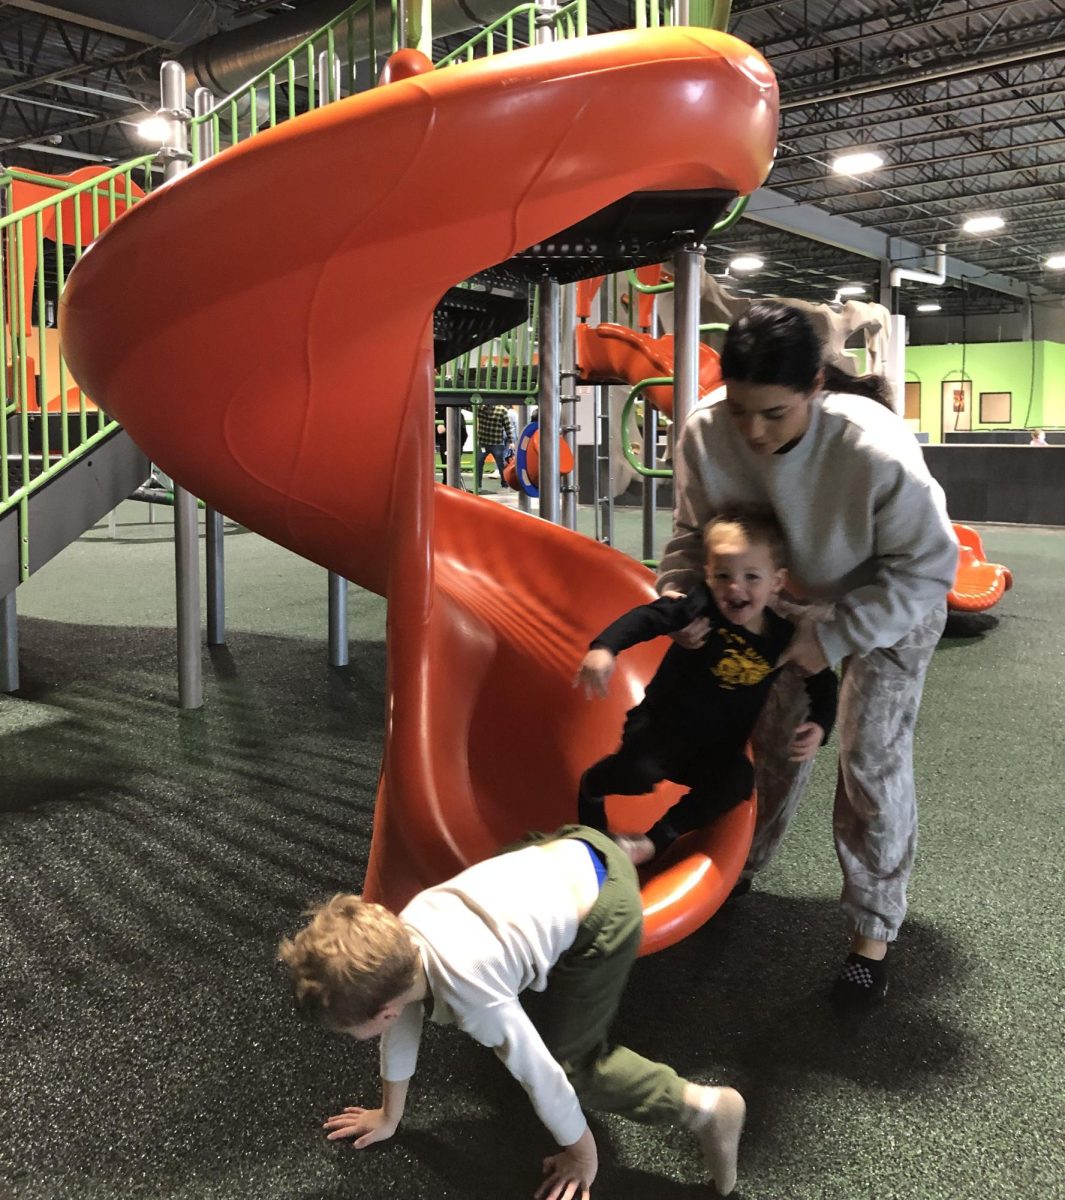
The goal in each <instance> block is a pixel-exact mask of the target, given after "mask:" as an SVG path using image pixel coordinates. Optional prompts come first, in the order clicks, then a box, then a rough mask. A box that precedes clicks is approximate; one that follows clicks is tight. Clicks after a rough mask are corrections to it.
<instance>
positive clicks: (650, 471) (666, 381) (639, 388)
mask: <svg viewBox="0 0 1065 1200" xmlns="http://www.w3.org/2000/svg"><path fill="white" fill-rule="evenodd" d="M663 385H665V386H667V387H672V386H673V376H672V375H654V376H652V377H651V378H650V379H641V380H640V382H639V383H638V384H636V386H635V387H634V388H632V390H631V391H630V392H629V396H628V399H627V400H626V401H625V407H624V408H623V409H622V410H621V449H622V451H623V452H624V454H625V457H626V458H627V459H628V460H629V464H630V465H631V466H632V467H633V468H634V470H635V471H636V474H637V475H643V476H645V477H646V478H648V479H672V478H673V468H672V467H645V466H644V465H643V463H642V462H640V460H639V459H638V458H637V457H636V455H635V454H634V453H633V450H632V447H631V446H630V445H629V439H628V430H629V420H630V418H631V417H632V414H633V410H634V409H635V408H636V401H637V399H638V398H639V397H640V395H641V393H643V392H645V391H646V390H647V389H648V388H649V387H661V386H663Z"/></svg>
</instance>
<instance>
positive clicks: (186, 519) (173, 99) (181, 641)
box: [159, 60, 203, 708]
mask: <svg viewBox="0 0 1065 1200" xmlns="http://www.w3.org/2000/svg"><path fill="white" fill-rule="evenodd" d="M159 91H160V95H161V99H162V108H161V113H160V115H161V116H163V117H165V118H166V119H167V123H168V125H169V131H168V134H167V140H166V141H165V142H164V143H163V145H162V146H161V147H160V153H161V154H162V155H163V157H164V160H165V165H164V167H163V178H164V179H165V180H166V181H167V182H169V181H170V180H172V179H176V178H177V177H178V176H179V175H182V174H184V172H185V171H187V170H188V169H189V151H188V127H187V121H188V116H189V114H188V110H187V109H186V108H185V68H184V67H183V66H182V65H181V63H179V62H174V61H173V60H167V61H166V62H164V63H163V65H162V66H161V67H160V68H159ZM174 561H175V567H176V573H177V640H178V703H179V704H180V705H181V707H182V708H199V707H200V706H201V705H202V704H203V662H202V660H201V657H200V559H199V514H198V512H197V509H196V497H195V496H193V495H192V494H191V493H189V492H187V491H186V490H185V489H184V488H183V487H179V486H178V484H177V482H176V481H175V483H174Z"/></svg>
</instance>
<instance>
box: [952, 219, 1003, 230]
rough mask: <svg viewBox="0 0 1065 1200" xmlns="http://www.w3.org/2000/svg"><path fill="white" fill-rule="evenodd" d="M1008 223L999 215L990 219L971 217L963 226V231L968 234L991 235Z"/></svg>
mask: <svg viewBox="0 0 1065 1200" xmlns="http://www.w3.org/2000/svg"><path fill="white" fill-rule="evenodd" d="M1005 224H1006V222H1005V221H1004V220H1003V219H1002V218H1001V217H1000V216H997V215H992V216H988V217H969V219H968V220H967V221H966V222H965V224H964V225H962V229H964V230H965V232H966V233H991V232H992V231H994V230H996V229H1001V228H1002V226H1003V225H1005Z"/></svg>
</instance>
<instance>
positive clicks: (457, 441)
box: [444, 404, 462, 488]
mask: <svg viewBox="0 0 1065 1200" xmlns="http://www.w3.org/2000/svg"><path fill="white" fill-rule="evenodd" d="M444 423H445V430H446V436H447V445H446V446H445V452H444V467H445V470H446V472H447V486H448V487H453V488H461V487H462V410H461V409H460V408H459V407H458V406H457V405H454V404H449V405H448V406H447V413H446V415H445V417H444Z"/></svg>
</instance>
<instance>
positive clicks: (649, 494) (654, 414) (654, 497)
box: [643, 392, 658, 559]
mask: <svg viewBox="0 0 1065 1200" xmlns="http://www.w3.org/2000/svg"><path fill="white" fill-rule="evenodd" d="M657 450H658V409H656V408H655V406H654V405H653V404H652V403H651V402H650V400H648V399H647V393H646V392H644V396H643V465H644V466H645V467H651V468H654V467H656V466H657V465H658V463H657V461H656V456H657ZM657 503H658V480H657V479H655V477H654V476H653V475H645V476H644V477H643V556H644V558H646V559H650V558H654V556H655V508H656V505H657Z"/></svg>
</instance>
